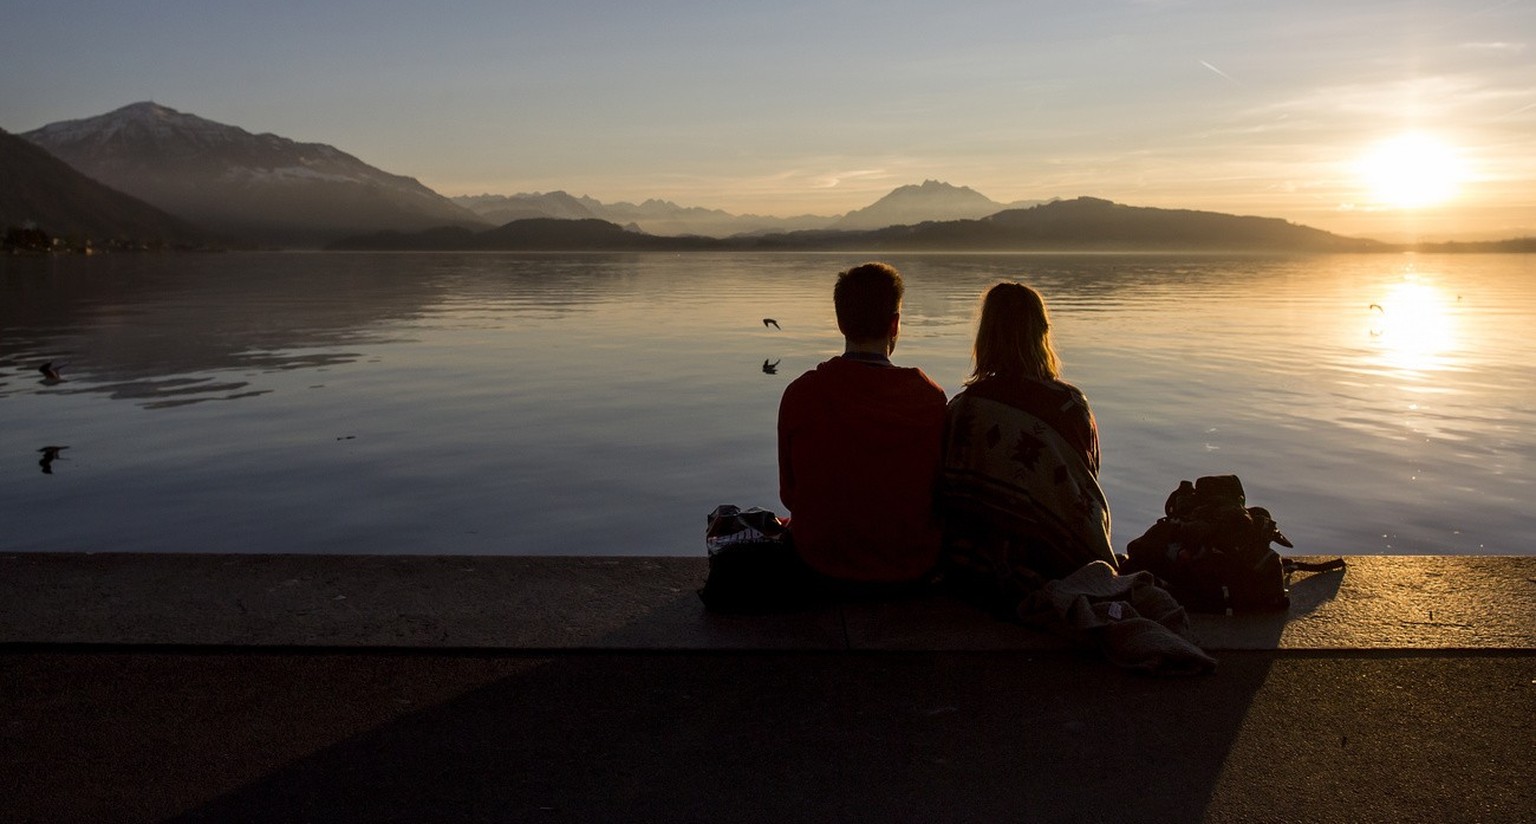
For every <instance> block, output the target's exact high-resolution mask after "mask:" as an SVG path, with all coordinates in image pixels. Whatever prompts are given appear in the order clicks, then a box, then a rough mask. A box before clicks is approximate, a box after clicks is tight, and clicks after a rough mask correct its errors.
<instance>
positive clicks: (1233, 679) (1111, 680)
mask: <svg viewBox="0 0 1536 824" xmlns="http://www.w3.org/2000/svg"><path fill="white" fill-rule="evenodd" d="M438 663H439V658H436V657H409V658H405V659H398V660H396V661H395V662H394V665H395V666H397V667H398V668H399V670H400V671H401V672H400V674H401V676H403V677H406V678H419V677H423V676H424V675H425V673H424V672H423V670H428V669H430V668H432V667H434V666H437V665H438ZM524 663H525V664H533V665H532V666H529V667H528V668H527V669H525V670H523V671H520V672H517V673H515V674H510V675H508V676H506V677H503V678H500V679H499V680H495V681H494V682H492V683H488V684H485V685H484V686H481V687H479V688H476V689H473V690H471V691H469V692H467V693H465V694H462V695H459V696H457V697H453V698H450V699H448V700H445V701H442V702H441V703H438V704H436V705H434V706H431V707H428V708H425V709H422V710H420V711H417V712H411V713H408V714H405V715H402V716H400V717H397V718H393V719H390V720H387V721H384V722H382V723H380V724H379V725H378V726H375V727H373V728H371V729H367V730H364V731H361V732H359V733H357V734H355V735H351V736H349V737H347V738H345V739H343V740H339V741H337V742H336V743H334V744H332V745H330V746H327V747H324V748H321V749H319V750H318V751H315V752H312V753H304V754H295V757H294V758H293V760H291V761H289V762H288V763H284V764H283V765H282V766H280V767H277V768H275V769H272V770H271V771H270V772H267V773H265V774H264V775H262V776H260V777H259V778H257V779H255V780H252V781H249V782H248V783H246V784H244V785H243V786H240V787H239V788H238V789H234V790H233V791H230V792H228V793H226V794H224V795H223V796H222V797H219V798H216V799H213V800H210V801H207V802H206V803H201V804H199V805H197V806H195V808H192V809H190V810H188V811H187V812H185V813H184V814H182V815H181V816H179V817H177V818H175V819H174V820H177V821H236V820H239V821H252V820H266V821H273V820H277V821H298V820H310V821H328V822H352V821H358V822H361V821H370V822H373V821H424V820H438V819H443V818H451V819H455V820H482V819H483V820H506V821H530V820H547V819H558V820H579V821H636V820H646V821H795V820H850V819H862V820H880V821H955V820H971V821H1001V820H1022V819H1032V820H1068V819H1075V820H1095V819H1115V820H1128V819H1139V820H1167V821H1172V820H1185V821H1187V820H1198V819H1200V818H1201V817H1202V813H1203V811H1204V809H1205V806H1206V803H1207V801H1208V799H1209V797H1210V794H1211V792H1212V790H1213V788H1214V787H1215V785H1216V782H1217V780H1218V778H1219V776H1220V773H1221V770H1222V767H1223V763H1224V761H1225V759H1226V755H1227V752H1228V750H1229V748H1230V746H1231V743H1232V740H1233V738H1234V737H1235V735H1236V734H1237V731H1238V729H1239V728H1240V726H1241V724H1242V721H1243V718H1244V716H1245V714H1246V712H1247V708H1248V702H1249V700H1250V698H1251V696H1252V695H1253V694H1254V693H1255V691H1256V690H1257V689H1258V688H1259V686H1260V685H1261V684H1262V683H1263V682H1264V679H1265V674H1266V672H1267V670H1268V666H1269V664H1268V661H1267V659H1261V658H1256V657H1249V658H1239V659H1237V660H1234V661H1233V662H1231V663H1230V664H1225V663H1224V665H1223V668H1222V670H1221V671H1220V672H1219V673H1218V674H1217V675H1215V676H1211V677H1208V678H1201V679H1194V680H1173V681H1169V680H1153V679H1148V678H1145V677H1140V676H1135V675H1130V674H1126V673H1122V672H1120V671H1117V670H1115V669H1114V668H1112V667H1110V666H1108V665H1106V664H1102V663H1100V662H1098V661H1095V660H1082V659H1080V658H1078V657H1077V656H1074V655H1071V654H1047V655H1043V656H1024V655H998V654H991V653H949V654H944V653H899V654H883V653H839V654H778V653H730V654H696V653H692V654H683V653H677V654H661V655H656V654H647V655H635V654H622V653H609V654H580V655H572V656H562V657H559V658H555V659H550V660H545V661H543V662H542V663H534V662H524ZM317 664H318V665H322V666H328V665H329V664H328V663H327V662H323V661H319V660H316V659H308V660H306V659H302V658H301V659H292V660H288V661H267V662H264V665H265V666H268V667H271V666H278V667H283V666H293V667H299V668H303V667H305V666H315V665H317ZM460 664H461V665H462V664H463V662H460ZM285 680H286V681H287V682H289V683H293V682H296V681H303V680H306V679H304V678H303V677H302V676H298V677H290V678H286V679H285ZM218 689H219V685H213V684H210V685H209V690H210V692H211V693H212V692H217V691H218ZM347 689H349V685H347V684H344V683H336V682H335V681H334V680H330V681H328V682H327V681H317V682H315V683H314V684H313V686H312V687H311V688H310V689H308V690H304V691H301V692H299V693H297V694H295V693H289V694H286V695H279V694H272V693H270V692H268V691H266V690H263V689H261V688H260V686H259V685H252V686H251V687H249V688H248V693H247V696H246V697H245V699H244V700H246V701H251V702H253V703H252V705H250V706H248V707H247V709H248V711H250V712H253V713H255V714H257V715H261V716H270V715H273V714H276V715H279V716H281V715H284V714H288V715H290V716H292V717H293V718H294V720H295V722H300V723H302V720H301V716H302V713H298V712H295V711H294V709H293V708H294V707H295V706H296V705H301V706H308V707H311V708H313V709H314V711H316V712H321V711H323V707H324V705H325V704H326V703H328V702H330V701H334V700H337V699H338V698H340V697H341V696H342V695H344V692H343V691H345V690H347ZM231 699H233V700H234V701H235V704H236V706H241V705H242V704H243V703H244V702H243V701H241V700H239V699H234V698H233V697H231ZM285 708H286V709H285ZM1192 708H1198V711H1197V712H1192V711H1191V709H1192ZM167 720H170V719H167ZM224 721H225V723H228V724H233V725H235V726H240V725H241V722H240V720H239V719H238V718H227V719H224ZM294 732H295V735H296V736H302V735H303V734H304V732H305V731H304V730H295V731H294ZM184 738H185V740H186V741H188V742H189V743H190V744H191V745H192V746H194V747H199V746H200V747H204V748H209V749H212V750H215V751H223V750H225V749H227V748H228V747H229V745H230V742H229V741H226V740H222V736H221V734H220V731H219V730H218V729H205V730H186V734H185V735H184ZM271 755H273V756H275V755H276V753H271ZM178 757H180V758H183V759H187V760H189V761H192V762H196V761H198V760H200V759H202V758H205V757H207V756H206V755H205V754H200V753H198V752H196V751H188V752H183V753H180V754H178ZM272 760H274V761H277V760H281V759H278V758H273V759H272Z"/></svg>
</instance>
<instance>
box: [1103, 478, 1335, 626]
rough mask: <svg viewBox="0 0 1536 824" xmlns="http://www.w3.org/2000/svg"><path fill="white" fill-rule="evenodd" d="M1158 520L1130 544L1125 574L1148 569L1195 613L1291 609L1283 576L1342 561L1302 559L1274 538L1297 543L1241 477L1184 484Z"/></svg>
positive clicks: (1180, 483) (1333, 565)
mask: <svg viewBox="0 0 1536 824" xmlns="http://www.w3.org/2000/svg"><path fill="white" fill-rule="evenodd" d="M1163 512H1164V517H1162V518H1159V519H1158V521H1157V523H1155V524H1153V525H1152V527H1151V528H1150V529H1148V530H1147V531H1146V533H1145V534H1144V535H1142V536H1141V537H1140V538H1137V539H1136V540H1134V541H1131V543H1130V544H1129V545H1128V546H1127V547H1126V551H1127V552H1128V553H1129V558H1128V559H1127V560H1126V562H1125V563H1124V564H1122V565H1121V569H1122V571H1125V572H1136V571H1139V570H1147V571H1148V572H1151V573H1152V574H1153V575H1155V576H1157V578H1158V579H1160V580H1161V581H1162V582H1163V583H1164V584H1165V585H1166V586H1167V588H1168V591H1169V592H1170V593H1172V594H1173V597H1175V598H1177V599H1178V601H1179V603H1180V604H1182V605H1184V607H1185V608H1186V609H1189V610H1191V611H1193V612H1219V613H1228V614H1230V613H1234V612H1258V611H1264V610H1283V609H1285V608H1287V607H1289V606H1290V603H1291V599H1290V593H1289V590H1288V589H1287V586H1286V578H1287V576H1288V575H1289V574H1290V572H1291V571H1292V570H1295V569H1311V570H1322V569H1338V568H1341V567H1343V566H1344V562H1343V561H1342V560H1339V561H1330V562H1328V563H1326V564H1303V563H1299V562H1296V561H1292V560H1290V559H1286V558H1281V557H1280V554H1279V553H1277V552H1275V551H1274V550H1273V549H1271V548H1270V544H1271V543H1277V544H1280V545H1281V546H1284V547H1290V546H1292V544H1291V541H1290V539H1289V538H1286V537H1285V535H1284V534H1283V533H1281V532H1280V529H1279V527H1278V526H1276V525H1275V519H1274V518H1273V517H1271V516H1270V514H1269V510H1267V509H1265V508H1264V507H1261V506H1248V505H1247V501H1246V499H1245V497H1244V495H1243V482H1242V481H1240V480H1238V478H1237V476H1236V475H1211V476H1207V477H1203V478H1199V479H1197V480H1196V481H1195V482H1194V483H1190V482H1189V481H1180V482H1179V488H1178V489H1176V490H1174V491H1173V494H1171V495H1169V496H1168V501H1167V503H1165V504H1164V505H1163Z"/></svg>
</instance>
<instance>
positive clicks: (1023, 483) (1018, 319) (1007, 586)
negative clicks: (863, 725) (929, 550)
mask: <svg viewBox="0 0 1536 824" xmlns="http://www.w3.org/2000/svg"><path fill="white" fill-rule="evenodd" d="M972 357H973V358H974V363H975V368H974V369H973V371H972V372H971V375H970V377H968V378H967V379H966V381H965V386H966V388H965V390H964V391H962V392H961V393H960V394H959V395H957V396H955V399H954V400H952V401H950V403H949V412H948V418H947V422H946V428H945V455H944V464H943V472H942V475H941V483H940V496H941V503H942V505H943V508H944V513H945V559H946V562H947V570H946V574H945V577H946V580H947V581H949V582H950V583H951V584H952V585H954V587H955V588H956V590H957V592H958V593H959V594H960V595H962V596H963V597H967V598H968V599H970V600H973V601H977V602H979V603H981V604H982V605H984V606H988V607H991V608H996V609H1002V610H1011V609H1012V608H1013V607H1014V606H1016V605H1017V603H1018V601H1019V599H1020V598H1021V597H1022V596H1023V595H1025V594H1027V593H1028V592H1030V591H1031V590H1033V589H1035V588H1037V587H1039V586H1040V585H1041V584H1042V583H1043V581H1044V580H1045V579H1054V578H1062V577H1065V576H1067V575H1069V574H1071V573H1072V572H1073V571H1075V570H1077V569H1078V568H1080V567H1082V566H1083V565H1084V564H1087V563H1089V562H1091V561H1106V562H1108V563H1109V564H1110V566H1112V567H1113V566H1114V565H1115V555H1114V550H1113V549H1112V548H1111V546H1110V542H1109V504H1108V503H1107V502H1106V501H1105V499H1104V492H1103V490H1102V489H1100V488H1099V482H1098V474H1099V435H1098V428H1097V426H1096V425H1095V423H1094V420H1093V413H1092V412H1090V411H1089V409H1088V401H1087V399H1086V398H1084V397H1083V393H1081V392H1079V391H1078V390H1077V388H1076V387H1073V386H1072V385H1070V384H1067V383H1064V382H1063V381H1062V380H1061V379H1060V362H1059V360H1058V358H1057V356H1056V351H1055V349H1054V348H1053V347H1052V345H1051V332H1050V319H1049V317H1048V316H1047V313H1046V310H1045V302H1044V301H1043V300H1041V298H1040V295H1039V294H1038V293H1036V292H1035V290H1033V289H1031V288H1029V287H1028V286H1025V285H1023V284H1020V283H999V284H997V285H996V286H993V287H992V288H991V289H990V290H989V291H988V292H987V294H986V297H985V298H984V299H983V301H982V306H981V320H980V322H979V324H978V325H977V329H976V346H975V349H974V351H973V353H972Z"/></svg>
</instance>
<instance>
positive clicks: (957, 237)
mask: <svg viewBox="0 0 1536 824" xmlns="http://www.w3.org/2000/svg"><path fill="white" fill-rule="evenodd" d="M865 240H866V242H867V243H869V245H870V248H872V249H951V250H967V251H1012V250H1031V251H1036V250H1040V251H1045V250H1074V251H1079V250H1102V251H1232V252H1237V251H1251V252H1261V251H1262V252H1366V251H1381V250H1384V249H1386V248H1388V247H1387V245H1386V244H1383V243H1379V242H1377V241H1374V240H1361V239H1356V238H1347V237H1342V236H1340V235H1335V234H1333V233H1331V232H1325V231H1323V230H1321V229H1314V228H1312V227H1310V226H1301V225H1298V224H1295V223H1290V222H1288V221H1285V220H1281V219H1279V218H1267V217H1247V216H1239V215H1229V214H1223V213H1220V212H1200V211H1193V210H1189V209H1158V208H1152V207H1147V206H1126V205H1124V204H1120V203H1113V202H1110V201H1108V200H1102V199H1100V198H1095V197H1079V198H1075V199H1073V200H1058V201H1052V202H1050V203H1043V204H1040V205H1038V206H1031V207H1029V208H1025V209H1008V210H1004V211H1002V212H998V213H997V214H995V215H989V216H987V217H984V218H981V219H979V220H960V221H948V222H936V223H922V224H918V225H915V226H893V227H888V228H886V229H882V230H878V231H874V232H868V233H865Z"/></svg>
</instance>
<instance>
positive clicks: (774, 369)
mask: <svg viewBox="0 0 1536 824" xmlns="http://www.w3.org/2000/svg"><path fill="white" fill-rule="evenodd" d="M763 374H764V375H777V374H779V362H778V361H774V362H773V363H769V362H768V359H767V358H763Z"/></svg>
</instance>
